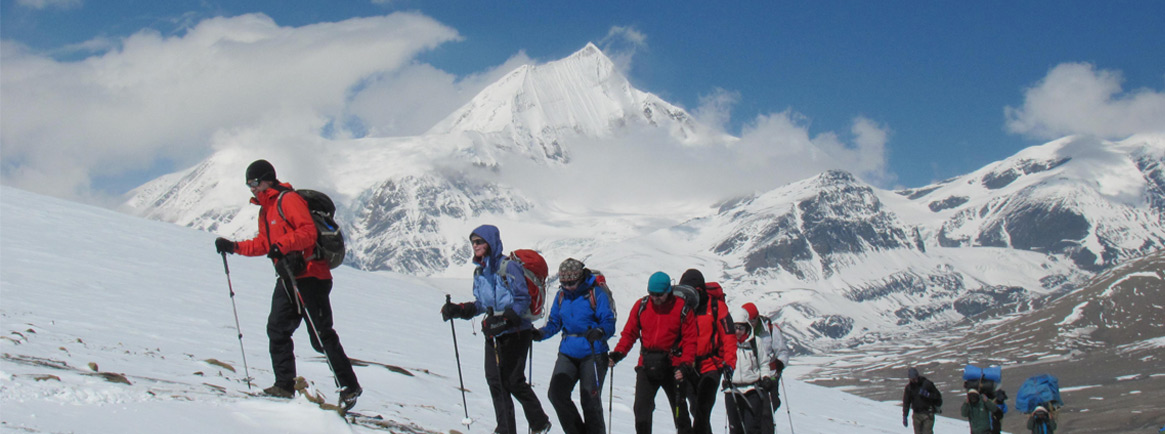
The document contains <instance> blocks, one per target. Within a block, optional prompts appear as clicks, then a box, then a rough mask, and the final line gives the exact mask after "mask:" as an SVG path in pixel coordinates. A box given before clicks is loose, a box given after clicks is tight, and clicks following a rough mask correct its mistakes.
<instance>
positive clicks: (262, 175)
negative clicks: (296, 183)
mask: <svg viewBox="0 0 1165 434" xmlns="http://www.w3.org/2000/svg"><path fill="white" fill-rule="evenodd" d="M253 179H258V180H260V181H276V180H277V179H276V178H275V166H272V165H271V163H268V162H267V160H255V162H254V163H251V165H250V166H247V179H246V181H251V180H253Z"/></svg>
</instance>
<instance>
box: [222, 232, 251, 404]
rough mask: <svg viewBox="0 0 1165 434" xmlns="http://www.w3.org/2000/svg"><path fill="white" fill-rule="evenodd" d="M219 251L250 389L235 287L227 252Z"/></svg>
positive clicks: (249, 373)
mask: <svg viewBox="0 0 1165 434" xmlns="http://www.w3.org/2000/svg"><path fill="white" fill-rule="evenodd" d="M221 253H222V269H223V270H226V272H227V290H229V291H230V292H231V310H233V311H234V312H235V331H238V332H239V351H240V352H242V353H243V374H244V375H246V376H247V377H246V381H247V390H251V370H250V369H249V368H247V350H244V349H243V328H242V327H241V326H239V308H238V306H235V287H234V286H233V285H231V267H230V266H228V265H227V252H221Z"/></svg>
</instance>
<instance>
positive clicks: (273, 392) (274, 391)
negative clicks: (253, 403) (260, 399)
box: [263, 386, 295, 399]
mask: <svg viewBox="0 0 1165 434" xmlns="http://www.w3.org/2000/svg"><path fill="white" fill-rule="evenodd" d="M263 393H264V394H266V395H267V396H273V397H276V398H285V399H291V398H294V397H295V391H294V390H289V389H284V388H282V387H279V386H271V387H268V388H266V389H263Z"/></svg>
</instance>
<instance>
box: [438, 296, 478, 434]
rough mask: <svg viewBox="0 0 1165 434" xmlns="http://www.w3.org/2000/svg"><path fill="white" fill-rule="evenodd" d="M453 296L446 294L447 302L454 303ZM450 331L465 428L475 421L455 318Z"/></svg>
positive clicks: (451, 320)
mask: <svg viewBox="0 0 1165 434" xmlns="http://www.w3.org/2000/svg"><path fill="white" fill-rule="evenodd" d="M452 299H453V297H452V296H450V295H449V294H445V304H449V303H452V302H453V301H452ZM449 331H450V332H452V333H453V356H454V357H456V358H457V382H458V383H459V384H460V385H461V408H463V409H465V419H464V420H462V421H461V423H462V424H464V425H465V429H467V430H468V429H469V425H470V424H472V423H473V419H470V418H469V404H466V403H465V378H464V377H462V376H461V350H459V349H457V328H456V327H454V326H453V319H452V318H450V319H449Z"/></svg>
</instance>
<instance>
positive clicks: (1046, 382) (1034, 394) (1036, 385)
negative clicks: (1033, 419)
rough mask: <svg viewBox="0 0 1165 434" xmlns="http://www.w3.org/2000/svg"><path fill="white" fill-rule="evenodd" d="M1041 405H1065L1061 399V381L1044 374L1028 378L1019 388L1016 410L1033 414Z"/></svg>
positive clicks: (1050, 409) (1016, 395) (1016, 394)
mask: <svg viewBox="0 0 1165 434" xmlns="http://www.w3.org/2000/svg"><path fill="white" fill-rule="evenodd" d="M1041 405H1045V406H1049V407H1058V406H1062V405H1064V401H1063V400H1061V399H1060V380H1057V379H1056V377H1054V376H1051V375H1048V374H1042V375H1036V376H1034V377H1031V378H1028V379H1027V380H1026V381H1024V382H1023V385H1021V386H1019V392H1016V393H1015V408H1016V409H1018V410H1019V411H1021V412H1024V413H1031V412H1033V411H1035V410H1036V407H1038V406H1041ZM1048 411H1049V412H1050V411H1052V408H1048Z"/></svg>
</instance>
